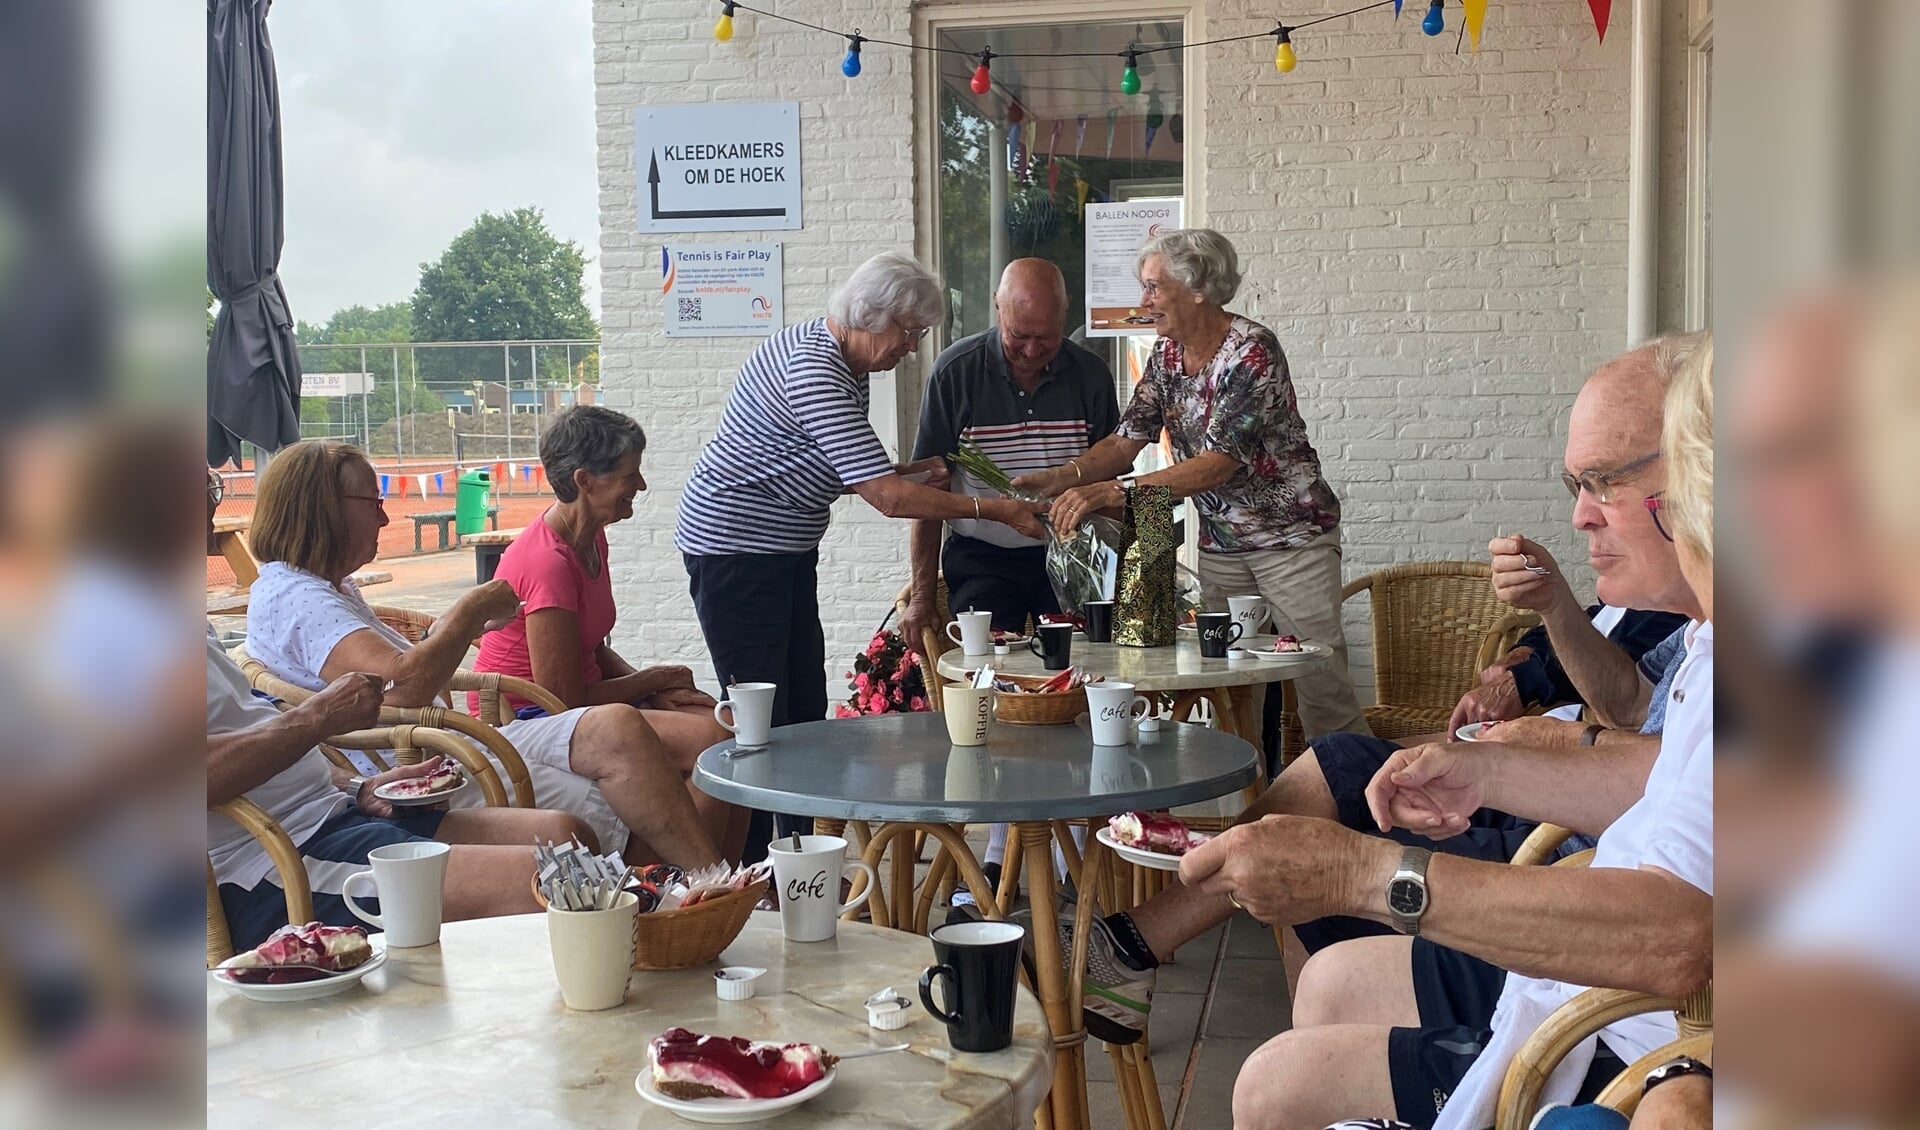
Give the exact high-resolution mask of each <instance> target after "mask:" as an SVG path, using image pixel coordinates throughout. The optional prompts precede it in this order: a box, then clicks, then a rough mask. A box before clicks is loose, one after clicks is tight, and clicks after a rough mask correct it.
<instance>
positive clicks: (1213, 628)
mask: <svg viewBox="0 0 1920 1130" xmlns="http://www.w3.org/2000/svg"><path fill="white" fill-rule="evenodd" d="M1198 620H1199V629H1200V654H1201V655H1202V656H1204V657H1205V658H1207V659H1225V658H1226V657H1227V649H1228V648H1229V647H1232V646H1233V643H1234V641H1235V640H1237V639H1239V638H1240V636H1241V634H1242V633H1243V632H1245V631H1246V628H1244V627H1242V626H1241V624H1240V622H1239V621H1238V620H1235V619H1234V618H1233V613H1231V612H1202V613H1201V614H1200V615H1199V617H1198Z"/></svg>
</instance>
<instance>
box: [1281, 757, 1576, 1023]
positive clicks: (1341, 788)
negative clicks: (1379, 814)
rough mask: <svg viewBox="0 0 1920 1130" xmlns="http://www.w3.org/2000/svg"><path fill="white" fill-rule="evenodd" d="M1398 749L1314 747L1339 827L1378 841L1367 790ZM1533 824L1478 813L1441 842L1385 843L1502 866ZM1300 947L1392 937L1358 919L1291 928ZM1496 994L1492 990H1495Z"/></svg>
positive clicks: (1407, 837)
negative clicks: (1366, 938) (1463, 828)
mask: <svg viewBox="0 0 1920 1130" xmlns="http://www.w3.org/2000/svg"><path fill="white" fill-rule="evenodd" d="M1399 748H1400V747H1399V746H1397V745H1395V744H1394V743H1392V742H1390V741H1386V740H1384V739H1382V738H1376V737H1373V736H1372V735H1369V734H1327V735H1325V736H1323V737H1320V738H1316V739H1315V740H1314V742H1313V752H1314V757H1315V758H1316V759H1317V760H1318V762H1319V765H1320V773H1321V775H1322V776H1324V777H1325V778H1326V780H1327V788H1329V789H1330V790H1332V792H1333V804H1334V808H1335V809H1336V810H1337V811H1338V812H1339V818H1340V823H1341V824H1343V825H1345V826H1346V827H1349V828H1352V829H1354V830H1355V831H1357V832H1366V833H1368V834H1370V835H1376V836H1377V835H1379V834H1380V828H1379V825H1377V824H1375V823H1374V822H1373V814H1372V813H1371V812H1369V811H1368V810H1367V784H1368V782H1370V781H1372V780H1373V777H1374V774H1376V773H1378V772H1379V771H1380V767H1381V766H1383V765H1385V764H1386V763H1387V759H1388V758H1389V757H1392V756H1393V754H1394V751H1395V750H1397V749H1399ZM1537 827H1539V825H1538V824H1537V823H1535V822H1534V821H1532V820H1522V819H1520V818H1519V817H1517V816H1509V815H1508V814H1507V813H1504V812H1496V811H1494V810H1493V809H1491V808H1483V809H1481V810H1480V811H1478V812H1476V813H1474V814H1473V816H1472V817H1471V818H1470V819H1469V820H1468V824H1467V830H1466V831H1464V832H1462V833H1460V834H1459V835H1457V836H1453V837H1450V838H1448V839H1444V840H1438V841H1435V840H1430V839H1428V838H1427V837H1425V836H1422V835H1419V834H1418V833H1415V832H1408V831H1403V830H1401V829H1395V830H1393V831H1391V832H1388V833H1387V834H1386V835H1387V838H1388V839H1391V840H1393V841H1395V842H1396V843H1402V844H1408V845H1411V846H1414V847H1424V848H1432V849H1433V850H1434V851H1437V852H1443V853H1445V854H1447V855H1463V856H1466V857H1467V858H1469V859H1484V860H1489V861H1491V862H1495V863H1506V862H1508V861H1509V860H1511V859H1512V858H1513V855H1514V853H1515V852H1517V851H1519V850H1520V845H1521V844H1523V843H1525V842H1526V839H1527V837H1528V836H1529V835H1531V834H1532V833H1533V830H1534V829H1535V828H1537ZM1294 933H1295V934H1296V935H1297V936H1298V937H1299V938H1300V944H1301V945H1302V946H1304V947H1306V950H1307V952H1308V953H1316V952H1318V951H1320V950H1323V949H1325V948H1326V947H1328V946H1330V945H1332V944H1333V943H1335V942H1342V941H1345V940H1347V939H1348V938H1362V937H1369V936H1374V935H1382V934H1391V933H1393V930H1392V929H1391V928H1389V927H1387V926H1384V925H1381V924H1380V923H1378V922H1369V921H1366V920H1364V919H1360V918H1322V919H1319V920H1317V921H1313V922H1303V923H1301V924H1300V925H1298V926H1296V927H1294ZM1496 991H1497V990H1496Z"/></svg>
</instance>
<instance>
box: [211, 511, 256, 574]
mask: <svg viewBox="0 0 1920 1130" xmlns="http://www.w3.org/2000/svg"><path fill="white" fill-rule="evenodd" d="M252 525H253V515H251V514H222V515H216V516H215V517H214V519H213V540H214V544H215V545H216V546H217V547H218V548H219V550H220V556H222V557H224V558H226V559H227V567H228V568H230V569H232V570H233V587H234V588H235V589H237V590H239V591H241V592H245V591H246V590H247V589H249V588H251V587H252V586H253V582H255V581H257V580H259V579H260V566H259V565H258V564H256V563H255V562H254V560H253V549H252V547H251V546H249V545H248V544H247V530H248V529H249V528H250V527H251V526H252Z"/></svg>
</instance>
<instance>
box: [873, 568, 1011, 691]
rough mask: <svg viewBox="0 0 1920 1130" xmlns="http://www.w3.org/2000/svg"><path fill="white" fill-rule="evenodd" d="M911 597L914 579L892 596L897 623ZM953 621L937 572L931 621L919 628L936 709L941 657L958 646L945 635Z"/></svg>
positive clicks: (941, 577)
mask: <svg viewBox="0 0 1920 1130" xmlns="http://www.w3.org/2000/svg"><path fill="white" fill-rule="evenodd" d="M912 596H913V582H912V581H908V582H907V583H906V584H904V585H902V586H900V591H899V592H898V593H895V594H894V597H893V620H894V623H896V624H898V623H899V622H900V621H901V620H903V619H905V618H906V615H907V601H908V600H909V599H910V598H911V597H912ZM952 622H953V609H952V607H950V606H949V604H948V602H947V578H946V577H945V576H944V575H937V576H935V577H934V579H933V620H932V622H930V623H929V624H928V625H927V626H926V627H925V628H923V629H921V631H920V645H921V652H920V654H922V655H924V656H925V657H926V667H925V674H926V683H927V701H928V702H931V703H932V704H933V708H934V709H935V710H939V709H940V708H941V706H940V688H941V685H942V683H943V682H944V681H945V680H943V679H941V677H940V672H939V670H938V664H939V660H940V656H942V655H944V654H946V653H947V652H949V651H952V650H953V649H954V648H956V647H959V646H960V645H959V644H956V643H954V642H953V637H951V636H949V635H947V625H948V624H950V623H952ZM1027 631H1029V632H1031V631H1033V618H1032V617H1031V616H1029V617H1028V618H1027Z"/></svg>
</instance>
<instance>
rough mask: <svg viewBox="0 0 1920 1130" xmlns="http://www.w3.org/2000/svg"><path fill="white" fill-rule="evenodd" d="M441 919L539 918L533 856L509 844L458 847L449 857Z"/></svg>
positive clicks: (454, 920) (456, 845)
mask: <svg viewBox="0 0 1920 1130" xmlns="http://www.w3.org/2000/svg"><path fill="white" fill-rule="evenodd" d="M440 905H441V916H442V917H443V918H445V919H446V920H447V921H448V922H457V921H460V920H461V919H464V918H494V917H497V916H499V915H502V914H538V913H539V912H540V904H539V903H538V902H537V901H535V900H534V897H533V852H532V851H531V850H530V846H528V847H516V846H512V845H508V844H455V845H454V848H453V850H452V851H450V852H448V853H447V882H446V886H445V887H444V888H443V894H442V896H441V904H440Z"/></svg>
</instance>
